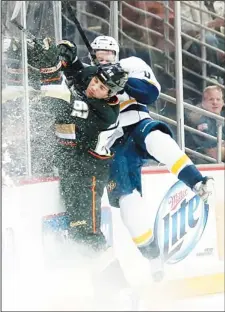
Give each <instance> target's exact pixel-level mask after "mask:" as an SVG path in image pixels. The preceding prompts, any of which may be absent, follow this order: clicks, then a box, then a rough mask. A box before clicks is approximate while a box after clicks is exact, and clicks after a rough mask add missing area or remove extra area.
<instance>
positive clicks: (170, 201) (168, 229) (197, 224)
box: [155, 181, 209, 264]
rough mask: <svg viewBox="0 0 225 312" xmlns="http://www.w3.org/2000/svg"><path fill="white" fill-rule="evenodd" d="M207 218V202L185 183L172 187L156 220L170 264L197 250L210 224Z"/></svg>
mask: <svg viewBox="0 0 225 312" xmlns="http://www.w3.org/2000/svg"><path fill="white" fill-rule="evenodd" d="M208 215H209V205H208V203H204V202H203V201H202V200H201V199H200V197H199V196H197V195H195V193H194V192H192V191H191V190H190V189H189V188H188V187H187V186H186V185H185V184H184V183H183V182H181V181H178V182H176V183H175V184H174V185H172V186H171V188H170V189H169V191H168V192H167V193H166V195H165V196H164V198H163V200H162V202H161V203H160V206H159V209H158V212H157V215H156V219H155V234H156V237H157V239H158V243H159V246H160V250H161V252H162V254H163V256H164V260H165V261H166V262H167V263H168V264H174V263H177V262H179V261H181V260H183V259H184V258H185V257H187V256H188V255H189V254H190V252H191V251H192V250H193V249H194V248H195V246H196V245H197V244H198V242H199V241H200V239H201V237H202V235H203V232H204V230H205V227H206V225H207V221H208Z"/></svg>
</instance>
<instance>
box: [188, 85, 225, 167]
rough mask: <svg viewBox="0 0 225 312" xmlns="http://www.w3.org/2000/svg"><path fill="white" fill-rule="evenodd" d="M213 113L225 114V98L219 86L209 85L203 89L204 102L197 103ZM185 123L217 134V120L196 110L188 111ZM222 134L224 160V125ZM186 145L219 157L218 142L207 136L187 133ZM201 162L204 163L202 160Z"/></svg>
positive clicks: (224, 158)
mask: <svg viewBox="0 0 225 312" xmlns="http://www.w3.org/2000/svg"><path fill="white" fill-rule="evenodd" d="M197 106H198V107H200V108H203V109H205V110H207V111H209V112H211V113H214V114H217V115H221V116H224V111H223V108H224V100H223V90H222V89H221V88H220V87H219V86H217V85H212V86H208V87H206V88H205V89H204V91H203V96H202V102H201V103H200V104H198V105H197ZM185 119H186V120H185V123H186V125H188V126H190V127H192V128H194V129H197V130H199V131H202V132H204V133H207V134H210V135H212V136H215V137H216V136H217V121H216V120H215V119H213V118H211V117H206V116H203V115H201V114H198V113H196V112H190V111H188V112H186V113H185ZM222 131H223V134H222V139H223V141H222V155H221V156H222V161H223V162H224V161H225V144H224V140H225V127H224V125H223V130H222ZM186 145H187V147H188V148H191V149H193V150H194V151H197V152H200V153H202V154H205V155H207V156H210V157H212V158H215V159H216V158H217V142H215V141H212V140H210V139H209V138H205V137H203V136H200V135H195V134H193V133H190V132H187V133H186ZM201 163H203V162H202V161H201Z"/></svg>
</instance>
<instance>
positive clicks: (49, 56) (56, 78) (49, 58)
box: [28, 38, 62, 85]
mask: <svg viewBox="0 0 225 312" xmlns="http://www.w3.org/2000/svg"><path fill="white" fill-rule="evenodd" d="M39 43H40V44H34V47H33V49H28V63H29V65H31V66H32V67H34V68H36V69H38V70H39V71H40V79H41V84H42V85H46V84H60V83H61V82H62V76H61V62H60V60H59V56H58V50H57V47H56V45H55V44H53V43H52V41H51V39H50V38H45V39H44V40H39Z"/></svg>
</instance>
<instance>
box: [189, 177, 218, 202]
mask: <svg viewBox="0 0 225 312" xmlns="http://www.w3.org/2000/svg"><path fill="white" fill-rule="evenodd" d="M193 191H194V192H195V193H196V194H197V195H198V196H199V197H201V199H202V200H203V201H204V202H207V200H208V198H209V196H211V195H212V194H213V193H214V179H213V178H212V177H204V180H203V181H201V182H198V183H197V184H195V186H194V187H193Z"/></svg>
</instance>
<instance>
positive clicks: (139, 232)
mask: <svg viewBox="0 0 225 312" xmlns="http://www.w3.org/2000/svg"><path fill="white" fill-rule="evenodd" d="M119 203H120V214H121V219H122V221H123V223H124V225H125V226H126V227H127V229H128V231H129V233H130V235H131V237H132V239H133V241H134V243H135V244H136V245H137V247H141V246H145V245H148V244H149V243H150V241H151V240H152V229H151V224H150V221H149V220H150V218H148V213H149V209H148V207H146V206H145V203H144V200H143V198H142V197H141V195H140V193H139V192H138V191H136V190H134V191H133V193H131V194H128V195H124V196H122V197H121V198H120V200H119Z"/></svg>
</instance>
